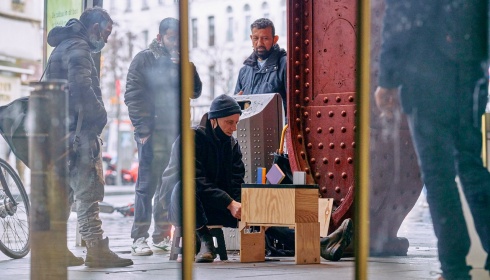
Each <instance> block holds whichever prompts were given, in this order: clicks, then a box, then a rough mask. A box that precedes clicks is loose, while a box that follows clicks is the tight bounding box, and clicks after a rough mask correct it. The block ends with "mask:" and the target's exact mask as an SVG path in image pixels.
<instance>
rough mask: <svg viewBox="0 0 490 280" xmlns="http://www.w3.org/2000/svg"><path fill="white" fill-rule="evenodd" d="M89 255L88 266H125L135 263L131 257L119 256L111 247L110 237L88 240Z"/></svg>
mask: <svg viewBox="0 0 490 280" xmlns="http://www.w3.org/2000/svg"><path fill="white" fill-rule="evenodd" d="M86 243H87V257H86V258H85V265H86V266H88V267H124V266H129V265H132V264H133V261H132V260H131V259H124V258H121V257H119V256H118V255H117V254H116V253H114V252H112V251H111V249H109V238H108V237H106V238H105V239H99V240H93V241H87V242H86Z"/></svg>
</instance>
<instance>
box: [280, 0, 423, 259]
mask: <svg viewBox="0 0 490 280" xmlns="http://www.w3.org/2000/svg"><path fill="white" fill-rule="evenodd" d="M372 6H373V12H372V16H373V19H372V24H373V25H372V28H371V30H372V37H371V38H372V43H371V45H372V48H373V50H372V59H371V61H373V67H372V87H373V92H374V88H375V87H376V79H377V69H378V61H379V60H378V53H379V45H380V41H381V38H380V29H381V20H382V15H383V10H384V6H383V1H382V0H373V1H372ZM355 44H356V1H354V0H324V1H321V0H288V123H289V124H290V126H289V127H290V129H289V130H288V134H287V136H286V137H287V146H288V152H289V157H290V163H291V168H292V170H293V171H298V170H299V171H305V172H306V173H307V182H308V183H313V182H314V183H317V184H318V185H319V196H321V197H332V198H334V212H333V215H332V220H331V226H330V230H331V231H332V230H334V229H336V228H337V227H338V226H339V225H340V223H341V222H342V221H343V220H344V219H345V218H349V217H352V215H353V207H354V205H353V202H354V193H355V192H354V179H355V178H354V177H353V176H354V164H353V162H354V160H355V158H354V148H355V145H356V143H355V142H354V133H355V131H356V124H355V123H354V116H355V113H356V108H355V104H354V100H355V98H356V89H355V74H356V57H355V56H356V46H355ZM371 107H372V112H373V113H372V117H371V120H372V121H371V129H372V133H371V146H372V157H371V202H370V203H371V206H370V217H371V223H370V224H371V252H372V253H374V254H388V255H392V254H394V255H403V254H406V251H407V248H408V241H407V240H406V239H403V238H398V237H397V231H398V229H399V227H400V225H401V223H402V222H403V219H404V218H405V216H406V215H407V214H408V212H409V211H410V210H411V209H412V207H413V205H414V204H415V201H416V200H417V198H418V196H419V194H420V191H421V188H422V183H421V181H420V175H419V172H418V166H417V161H416V156H415V153H414V151H413V147H412V143H411V139H410V134H409V132H408V128H407V126H406V124H405V122H404V121H402V124H401V125H400V126H399V131H398V133H395V134H396V137H393V138H388V139H385V138H383V137H382V135H381V134H382V129H381V125H380V120H379V119H378V118H377V116H378V115H379V112H378V111H377V110H376V108H375V105H374V103H373V104H372V105H371Z"/></svg>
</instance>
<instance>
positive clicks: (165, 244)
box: [153, 236, 172, 252]
mask: <svg viewBox="0 0 490 280" xmlns="http://www.w3.org/2000/svg"><path fill="white" fill-rule="evenodd" d="M153 247H155V248H156V249H157V250H162V251H165V252H168V251H170V248H171V247H172V240H170V237H168V236H167V237H165V238H164V239H163V241H161V242H160V243H157V244H155V243H153Z"/></svg>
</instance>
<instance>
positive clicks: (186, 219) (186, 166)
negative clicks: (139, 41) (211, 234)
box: [179, 0, 196, 280]
mask: <svg viewBox="0 0 490 280" xmlns="http://www.w3.org/2000/svg"><path fill="white" fill-rule="evenodd" d="M179 19H180V21H179V22H180V61H181V63H180V77H181V78H180V85H181V89H182V94H181V99H180V103H181V104H180V106H181V107H180V108H181V110H180V119H181V122H180V123H181V128H180V129H181V141H182V142H181V144H182V145H181V155H182V162H181V170H182V173H181V176H182V203H181V205H182V279H184V280H191V279H192V266H193V264H194V238H195V224H196V222H195V220H196V215H195V213H196V211H195V208H196V205H195V204H196V203H195V183H194V182H195V180H194V177H195V171H194V170H195V166H194V134H193V133H192V130H191V120H190V115H191V114H190V102H189V100H190V98H191V96H192V91H193V88H194V85H193V81H194V79H193V78H192V75H193V74H192V69H191V65H190V63H187V62H188V61H189V38H188V34H189V3H188V0H180V1H179Z"/></svg>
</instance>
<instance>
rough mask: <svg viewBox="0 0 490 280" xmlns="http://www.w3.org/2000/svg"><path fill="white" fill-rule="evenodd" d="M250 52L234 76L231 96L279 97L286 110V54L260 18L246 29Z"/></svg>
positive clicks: (271, 27) (267, 22)
mask: <svg viewBox="0 0 490 280" xmlns="http://www.w3.org/2000/svg"><path fill="white" fill-rule="evenodd" d="M250 30H251V31H252V34H251V35H250V39H251V40H252V45H253V46H252V47H253V49H254V50H253V52H252V54H251V55H250V56H249V57H248V58H247V59H246V60H245V61H244V62H243V64H244V66H243V67H242V68H241V69H240V72H239V73H238V80H237V83H236V87H235V94H238V95H241V94H245V95H247V94H261V93H279V94H280V95H281V98H282V103H283V105H284V112H287V110H286V108H287V107H286V104H287V99H286V97H287V96H286V81H287V80H286V75H287V68H286V62H287V56H286V55H287V54H286V51H285V50H284V49H281V48H280V47H279V45H278V44H277V41H278V40H279V36H278V35H276V34H275V28H274V23H272V21H270V20H269V19H266V18H261V19H258V20H256V21H254V22H253V23H252V25H250Z"/></svg>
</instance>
